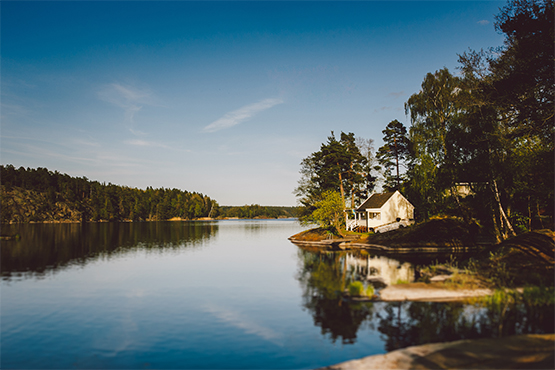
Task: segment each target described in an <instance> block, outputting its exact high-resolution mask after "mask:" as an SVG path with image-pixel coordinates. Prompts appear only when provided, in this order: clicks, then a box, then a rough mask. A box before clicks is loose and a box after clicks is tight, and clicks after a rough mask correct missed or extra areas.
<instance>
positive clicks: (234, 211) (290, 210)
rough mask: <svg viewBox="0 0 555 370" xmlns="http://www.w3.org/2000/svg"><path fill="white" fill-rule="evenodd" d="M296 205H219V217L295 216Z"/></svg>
mask: <svg viewBox="0 0 555 370" xmlns="http://www.w3.org/2000/svg"><path fill="white" fill-rule="evenodd" d="M297 208H298V207H277V206H261V205H259V204H251V205H244V206H220V207H219V209H218V212H219V213H218V215H219V217H221V218H227V217H229V218H295V217H297Z"/></svg>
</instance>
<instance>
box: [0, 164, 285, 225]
mask: <svg viewBox="0 0 555 370" xmlns="http://www.w3.org/2000/svg"><path fill="white" fill-rule="evenodd" d="M0 179H1V184H2V185H1V189H0V202H1V205H2V212H1V218H0V221H1V222H5V223H7V222H44V221H155V220H158V221H159V220H169V219H172V218H179V219H185V220H194V219H198V218H203V217H210V218H228V217H229V218H285V217H296V207H265V206H260V205H258V204H253V205H244V206H221V207H220V206H219V205H218V203H217V202H216V201H215V200H213V199H211V198H210V197H208V196H206V195H203V194H201V193H191V192H188V191H183V190H179V189H164V188H162V189H153V188H151V187H148V188H147V189H146V190H142V189H137V188H130V187H126V186H119V185H113V184H110V183H109V184H105V183H100V182H98V181H91V180H89V179H87V178H86V177H72V176H69V175H67V174H61V173H59V172H57V171H54V172H52V171H49V170H47V169H46V168H40V167H39V168H37V169H32V168H24V167H20V168H17V169H16V168H15V167H14V166H13V165H6V166H0Z"/></svg>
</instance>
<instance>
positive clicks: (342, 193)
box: [337, 163, 345, 209]
mask: <svg viewBox="0 0 555 370" xmlns="http://www.w3.org/2000/svg"><path fill="white" fill-rule="evenodd" d="M337 168H339V169H340V168H341V167H339V163H338V164H337ZM337 175H338V176H339V190H341V201H342V202H343V209H345V191H344V190H343V177H342V176H341V169H340V170H339V172H338V174H337Z"/></svg>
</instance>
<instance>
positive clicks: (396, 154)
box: [393, 137, 399, 190]
mask: <svg viewBox="0 0 555 370" xmlns="http://www.w3.org/2000/svg"><path fill="white" fill-rule="evenodd" d="M393 143H394V144H395V167H396V168H397V179H396V180H397V189H396V190H399V152H398V151H397V138H396V137H393Z"/></svg>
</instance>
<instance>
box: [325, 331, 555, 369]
mask: <svg viewBox="0 0 555 370" xmlns="http://www.w3.org/2000/svg"><path fill="white" fill-rule="evenodd" d="M554 355H555V334H528V335H515V336H510V337H504V338H486V339H474V340H458V341H455V342H447V343H432V344H424V345H421V346H413V347H408V348H404V349H400V350H397V351H392V352H390V353H387V354H385V355H375V356H369V357H364V358H362V359H359V360H353V361H347V362H343V363H340V364H337V365H332V366H329V367H325V368H322V369H329V370H363V369H364V370H366V369H383V370H391V369H417V370H427V369H555V356H554Z"/></svg>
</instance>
